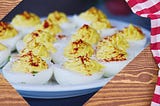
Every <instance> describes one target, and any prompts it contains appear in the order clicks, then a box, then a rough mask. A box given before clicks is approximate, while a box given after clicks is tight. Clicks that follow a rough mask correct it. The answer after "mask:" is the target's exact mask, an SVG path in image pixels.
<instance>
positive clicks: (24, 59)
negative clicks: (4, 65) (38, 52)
mask: <svg viewBox="0 0 160 106" xmlns="http://www.w3.org/2000/svg"><path fill="white" fill-rule="evenodd" d="M11 67H12V70H13V71H15V72H25V73H32V74H36V73H38V72H41V71H44V70H46V69H48V64H47V63H46V62H45V61H44V60H42V59H41V58H40V57H38V56H35V55H33V54H32V52H31V51H29V52H28V53H26V54H23V55H20V57H19V59H18V60H16V61H15V62H13V64H12V66H11Z"/></svg>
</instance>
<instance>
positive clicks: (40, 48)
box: [20, 40, 50, 60]
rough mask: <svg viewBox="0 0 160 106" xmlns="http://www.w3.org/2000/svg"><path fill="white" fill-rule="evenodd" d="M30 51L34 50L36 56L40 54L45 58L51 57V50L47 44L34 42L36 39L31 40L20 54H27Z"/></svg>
mask: <svg viewBox="0 0 160 106" xmlns="http://www.w3.org/2000/svg"><path fill="white" fill-rule="evenodd" d="M29 51H32V53H33V54H34V55H35V56H39V57H41V58H42V59H44V60H45V59H48V58H50V53H49V51H50V50H48V49H47V48H46V46H45V45H43V44H40V43H36V42H34V40H33V41H31V42H29V43H28V44H27V46H26V48H25V49H23V50H22V51H21V52H20V54H26V53H27V52H29Z"/></svg>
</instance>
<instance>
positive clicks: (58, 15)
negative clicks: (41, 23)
mask: <svg viewBox="0 0 160 106" xmlns="http://www.w3.org/2000/svg"><path fill="white" fill-rule="evenodd" d="M48 19H49V20H50V21H51V22H53V23H56V24H59V25H60V24H62V23H64V22H67V21H68V18H67V16H66V14H65V13H63V12H59V11H54V12H52V13H50V14H49V15H48Z"/></svg>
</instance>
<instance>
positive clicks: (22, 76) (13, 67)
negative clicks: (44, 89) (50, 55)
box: [2, 51, 53, 84]
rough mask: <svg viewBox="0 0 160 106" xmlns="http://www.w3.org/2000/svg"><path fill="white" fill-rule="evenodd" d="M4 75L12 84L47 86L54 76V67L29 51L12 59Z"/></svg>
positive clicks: (6, 66) (4, 68) (3, 71)
mask: <svg viewBox="0 0 160 106" xmlns="http://www.w3.org/2000/svg"><path fill="white" fill-rule="evenodd" d="M2 73H3V75H4V77H5V78H6V79H7V80H8V81H9V82H11V83H26V84H45V83H47V82H48V81H49V80H50V78H51V77H52V75H53V65H52V63H51V62H46V61H44V60H42V59H41V58H40V57H39V56H35V55H33V53H32V51H29V52H27V53H24V54H19V55H18V56H15V57H12V58H11V59H10V61H9V62H8V63H7V64H6V65H5V66H4V67H3V69H2Z"/></svg>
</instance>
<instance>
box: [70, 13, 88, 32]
mask: <svg viewBox="0 0 160 106" xmlns="http://www.w3.org/2000/svg"><path fill="white" fill-rule="evenodd" d="M71 20H72V22H73V23H74V24H76V25H77V29H79V28H80V27H82V26H83V25H84V24H87V25H90V24H91V21H87V20H85V19H82V18H81V17H79V16H77V15H73V16H72V18H71Z"/></svg>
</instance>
